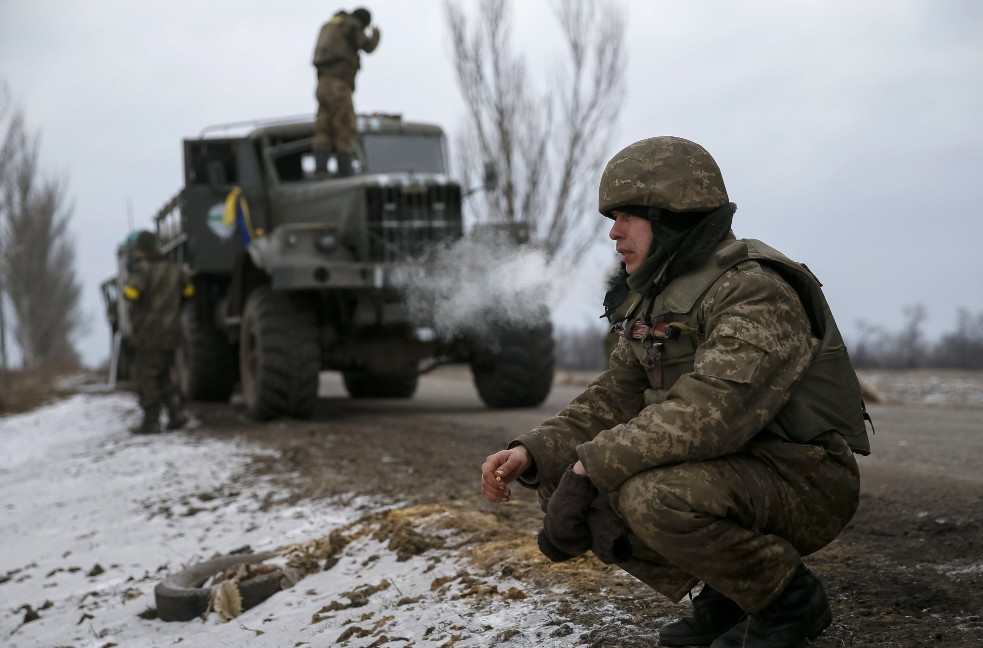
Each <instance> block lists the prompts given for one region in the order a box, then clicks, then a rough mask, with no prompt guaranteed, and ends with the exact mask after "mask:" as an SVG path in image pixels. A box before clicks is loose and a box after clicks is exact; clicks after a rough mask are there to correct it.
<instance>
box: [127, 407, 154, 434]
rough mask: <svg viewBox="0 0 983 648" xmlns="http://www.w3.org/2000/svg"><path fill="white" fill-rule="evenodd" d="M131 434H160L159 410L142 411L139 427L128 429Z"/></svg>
mask: <svg viewBox="0 0 983 648" xmlns="http://www.w3.org/2000/svg"><path fill="white" fill-rule="evenodd" d="M130 432H132V433H133V434H156V433H158V432H160V410H144V412H143V420H142V421H141V422H140V425H138V426H136V427H132V428H130Z"/></svg>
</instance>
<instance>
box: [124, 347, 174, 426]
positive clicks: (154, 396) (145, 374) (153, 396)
mask: <svg viewBox="0 0 983 648" xmlns="http://www.w3.org/2000/svg"><path fill="white" fill-rule="evenodd" d="M174 353H175V352H174V350H173V349H164V348H160V347H152V346H138V347H135V348H134V362H135V364H136V380H137V389H138V390H139V393H140V407H141V409H143V412H144V419H149V420H151V421H157V419H158V417H159V416H160V408H161V406H162V405H163V406H164V407H165V408H166V409H167V412H168V415H169V416H171V417H172V418H173V417H174V416H175V414H176V413H177V412H180V411H181V408H182V403H181V395H180V393H179V391H178V389H177V387H176V386H175V385H174V381H173V380H171V371H172V369H173V367H174Z"/></svg>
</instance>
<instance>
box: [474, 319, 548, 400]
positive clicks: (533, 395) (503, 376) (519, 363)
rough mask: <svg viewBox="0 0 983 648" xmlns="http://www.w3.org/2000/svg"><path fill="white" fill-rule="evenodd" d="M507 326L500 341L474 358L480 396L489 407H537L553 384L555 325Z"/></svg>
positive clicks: (487, 347)
mask: <svg viewBox="0 0 983 648" xmlns="http://www.w3.org/2000/svg"><path fill="white" fill-rule="evenodd" d="M545 321H546V323H545V324H539V325H536V326H531V327H530V326H526V327H505V328H503V329H502V330H501V332H500V333H499V335H498V342H497V344H495V345H492V346H486V347H485V348H479V349H478V350H477V351H476V352H475V354H474V357H473V359H472V360H471V372H472V374H473V375H474V384H475V387H476V388H477V389H478V395H479V396H481V400H483V401H484V402H485V404H486V405H487V406H488V407H494V408H508V407H535V406H537V405H539V404H540V403H542V402H543V401H544V400H546V397H547V396H548V395H549V393H550V388H551V387H552V386H553V364H554V357H553V325H552V324H550V323H549V320H548V319H546V320H545Z"/></svg>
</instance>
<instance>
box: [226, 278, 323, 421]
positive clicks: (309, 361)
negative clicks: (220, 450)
mask: <svg viewBox="0 0 983 648" xmlns="http://www.w3.org/2000/svg"><path fill="white" fill-rule="evenodd" d="M247 327H252V328H253V329H254V330H253V331H251V334H253V335H255V337H256V345H257V351H256V353H257V359H256V375H255V376H254V378H255V389H256V393H255V394H254V395H247V398H246V401H247V405H248V406H249V409H250V413H251V414H252V415H253V416H254V417H256V418H258V419H260V420H269V419H272V418H276V417H277V416H293V417H296V418H306V417H308V416H310V414H311V412H312V411H313V409H314V404H315V403H316V402H317V388H318V374H319V373H320V370H321V349H320V345H319V343H318V337H317V336H318V330H317V319H316V317H315V315H314V312H313V310H312V309H310V308H308V307H307V306H306V305H305V304H304V303H303V302H301V301H299V300H296V299H294V298H292V297H291V295H289V294H286V293H280V292H274V291H273V290H271V289H270V288H268V287H262V288H257V289H256V290H254V291H253V292H252V294H250V296H249V300H248V302H247V304H246V311H245V313H244V315H243V336H242V339H240V342H239V344H240V347H242V346H243V345H245V344H246V340H245V337H246V335H247ZM245 364H246V363H244V362H243V363H240V371H242V372H245V371H249V368H248V367H246V366H245ZM243 390H244V391H245V384H244V385H243Z"/></svg>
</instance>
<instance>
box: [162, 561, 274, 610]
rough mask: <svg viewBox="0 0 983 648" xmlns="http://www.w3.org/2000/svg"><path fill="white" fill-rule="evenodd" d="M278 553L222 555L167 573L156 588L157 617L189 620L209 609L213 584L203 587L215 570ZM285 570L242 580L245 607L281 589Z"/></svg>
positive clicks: (216, 571) (241, 593)
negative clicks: (169, 574)
mask: <svg viewBox="0 0 983 648" xmlns="http://www.w3.org/2000/svg"><path fill="white" fill-rule="evenodd" d="M274 556H276V554H275V553H272V552H266V553H260V554H245V555H231V556H223V557H221V558H214V559H212V560H206V561H204V562H200V563H198V564H196V565H192V566H191V567H188V568H187V569H184V570H182V571H180V572H178V573H176V574H174V575H173V576H168V577H167V578H165V579H164V580H163V581H161V582H160V583H158V584H157V587H155V588H154V598H155V599H156V602H157V618H159V619H160V620H161V621H190V620H192V619H195V618H198V617H200V616H201V615H203V614H204V613H205V611H206V610H207V609H208V597H209V594H210V593H211V588H208V587H202V585H203V584H204V583H205V581H207V580H208V579H209V578H211V577H212V576H214V575H215V574H217V573H219V572H221V571H224V570H226V569H228V568H229V567H235V566H237V565H244V564H251V563H259V562H263V561H264V560H267V559H268V558H273V557H274ZM282 577H283V572H282V571H280V570H279V569H277V570H276V571H272V572H270V573H268V574H260V575H259V576H254V577H253V578H250V579H247V580H244V581H241V582H240V583H239V594H240V595H241V596H242V609H244V610H247V609H249V608H251V607H253V606H254V605H256V604H258V603H262V602H263V601H265V600H266V599H268V598H269V597H271V596H273V595H274V594H276V593H277V592H279V591H280V589H281V587H280V579H281V578H282Z"/></svg>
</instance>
